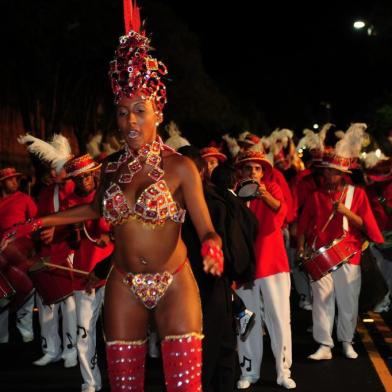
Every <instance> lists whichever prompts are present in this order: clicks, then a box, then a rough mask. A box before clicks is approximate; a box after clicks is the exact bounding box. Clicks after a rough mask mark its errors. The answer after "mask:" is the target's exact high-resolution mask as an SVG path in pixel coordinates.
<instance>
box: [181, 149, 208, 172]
mask: <svg viewBox="0 0 392 392" xmlns="http://www.w3.org/2000/svg"><path fill="white" fill-rule="evenodd" d="M177 152H179V153H180V154H182V155H184V156H186V157H188V158H190V159H192V161H193V162H194V163H195V164H196V167H197V170H199V173H201V172H203V171H204V170H205V168H206V163H205V161H204V159H203V158H202V157H201V155H200V152H199V150H198V149H197V148H196V147H195V146H183V147H180V148H179V149H178V150H177Z"/></svg>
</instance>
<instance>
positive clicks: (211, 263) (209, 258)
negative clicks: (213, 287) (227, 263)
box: [201, 239, 223, 276]
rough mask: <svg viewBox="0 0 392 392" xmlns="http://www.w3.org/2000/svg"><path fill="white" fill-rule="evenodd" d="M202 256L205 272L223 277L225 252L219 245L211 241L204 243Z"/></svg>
mask: <svg viewBox="0 0 392 392" xmlns="http://www.w3.org/2000/svg"><path fill="white" fill-rule="evenodd" d="M201 255H202V257H203V269H204V272H205V273H210V274H212V275H215V276H221V275H222V273H223V252H222V248H221V247H220V246H219V244H218V243H217V242H215V241H214V240H211V239H208V240H205V241H203V243H202V246H201Z"/></svg>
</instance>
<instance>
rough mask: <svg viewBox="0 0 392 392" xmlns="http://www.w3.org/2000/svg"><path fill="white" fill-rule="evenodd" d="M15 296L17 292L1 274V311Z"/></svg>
mask: <svg viewBox="0 0 392 392" xmlns="http://www.w3.org/2000/svg"><path fill="white" fill-rule="evenodd" d="M14 295H15V290H14V288H13V287H12V286H11V283H10V282H9V281H8V279H7V278H6V277H5V276H4V275H3V274H2V273H1V272H0V310H1V309H3V308H5V307H6V306H7V305H9V303H10V302H11V300H12V297H13V296H14Z"/></svg>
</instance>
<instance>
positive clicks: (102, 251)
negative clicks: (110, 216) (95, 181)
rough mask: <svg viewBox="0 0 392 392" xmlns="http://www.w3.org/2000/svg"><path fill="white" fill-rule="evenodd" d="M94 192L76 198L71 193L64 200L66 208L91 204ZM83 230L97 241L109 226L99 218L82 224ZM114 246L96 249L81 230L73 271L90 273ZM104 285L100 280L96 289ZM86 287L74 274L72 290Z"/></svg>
mask: <svg viewBox="0 0 392 392" xmlns="http://www.w3.org/2000/svg"><path fill="white" fill-rule="evenodd" d="M94 196H95V191H93V192H91V193H90V194H89V195H87V196H84V197H82V196H78V195H76V194H75V193H72V194H71V195H69V196H68V198H67V200H66V204H67V208H70V207H74V206H77V205H82V204H88V203H91V202H92V201H93V199H94ZM84 227H85V230H86V231H87V233H88V235H89V236H90V238H91V239H99V238H100V236H101V234H109V232H110V226H109V225H108V224H107V223H106V221H105V219H103V218H99V219H95V220H88V221H85V222H84ZM113 248H114V245H113V243H112V242H109V243H108V245H107V246H106V247H104V248H100V247H98V246H97V245H96V244H95V243H94V242H92V241H91V240H90V239H89V238H88V237H87V235H86V234H85V232H84V230H83V228H82V230H81V240H80V243H79V245H78V247H77V249H76V250H75V256H74V260H73V267H74V268H75V269H80V270H82V271H87V272H91V271H92V270H93V269H94V267H95V266H96V265H97V263H99V262H100V261H101V260H103V259H105V258H106V257H108V256H110V255H111V254H112V252H113ZM104 284H105V281H104V280H102V281H101V282H100V283H99V284H98V285H97V287H99V286H102V285H104ZM85 287H86V279H83V277H82V276H81V275H78V274H77V273H75V274H74V289H75V290H84V289H85Z"/></svg>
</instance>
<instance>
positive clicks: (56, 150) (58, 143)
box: [18, 133, 72, 173]
mask: <svg viewBox="0 0 392 392" xmlns="http://www.w3.org/2000/svg"><path fill="white" fill-rule="evenodd" d="M18 142H19V143H20V144H27V150H28V151H29V152H31V153H32V154H34V155H37V156H38V158H39V159H41V160H42V161H45V162H48V163H50V165H51V167H52V168H53V169H55V170H56V172H57V173H59V172H60V171H61V169H62V168H63V167H64V165H65V163H66V162H67V161H68V160H69V159H71V158H72V152H71V146H70V144H69V141H68V139H67V138H66V137H65V136H63V135H62V134H60V133H57V134H54V135H53V138H52V140H51V141H50V142H45V141H44V140H41V139H39V138H37V137H34V136H32V135H30V134H26V135H20V136H19V137H18Z"/></svg>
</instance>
